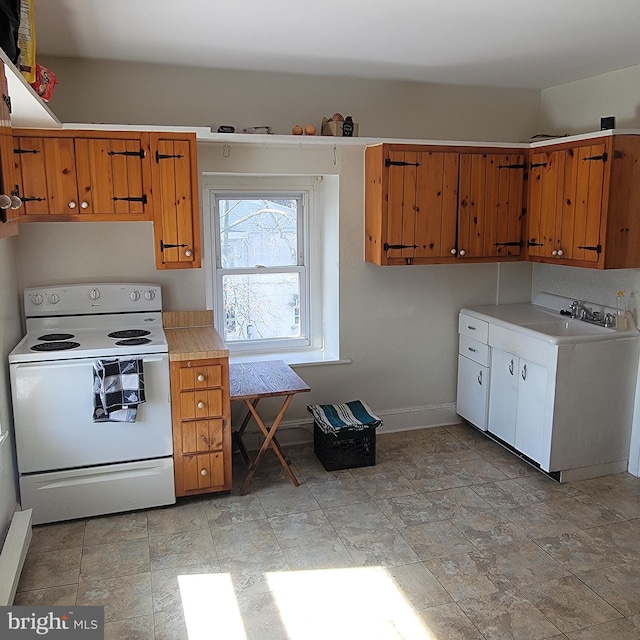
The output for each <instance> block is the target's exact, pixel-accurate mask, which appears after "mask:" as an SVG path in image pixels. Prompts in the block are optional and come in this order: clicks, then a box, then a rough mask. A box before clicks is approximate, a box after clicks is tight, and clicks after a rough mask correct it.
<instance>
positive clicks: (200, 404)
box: [198, 400, 204, 409]
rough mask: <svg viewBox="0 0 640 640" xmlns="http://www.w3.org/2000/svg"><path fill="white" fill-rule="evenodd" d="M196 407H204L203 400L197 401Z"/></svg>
mask: <svg viewBox="0 0 640 640" xmlns="http://www.w3.org/2000/svg"><path fill="white" fill-rule="evenodd" d="M198 409H204V402H202V400H201V401H200V402H198Z"/></svg>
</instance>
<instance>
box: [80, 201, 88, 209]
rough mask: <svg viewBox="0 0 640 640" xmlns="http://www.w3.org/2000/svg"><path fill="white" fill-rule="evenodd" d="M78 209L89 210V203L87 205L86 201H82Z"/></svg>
mask: <svg viewBox="0 0 640 640" xmlns="http://www.w3.org/2000/svg"><path fill="white" fill-rule="evenodd" d="M80 208H81V209H88V208H89V203H88V202H87V201H86V200H83V201H82V202H81V203H80Z"/></svg>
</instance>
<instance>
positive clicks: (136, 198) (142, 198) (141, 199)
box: [111, 194, 147, 204]
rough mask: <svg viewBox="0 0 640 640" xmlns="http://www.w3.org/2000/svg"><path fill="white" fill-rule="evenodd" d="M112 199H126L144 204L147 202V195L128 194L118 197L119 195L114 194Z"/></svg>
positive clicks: (126, 200)
mask: <svg viewBox="0 0 640 640" xmlns="http://www.w3.org/2000/svg"><path fill="white" fill-rule="evenodd" d="M111 199H112V200H114V201H115V200H124V201H125V202H142V204H147V195H146V194H143V195H141V196H127V197H126V198H118V197H117V196H113V198H111Z"/></svg>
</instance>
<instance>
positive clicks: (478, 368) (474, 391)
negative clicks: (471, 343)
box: [456, 355, 490, 431]
mask: <svg viewBox="0 0 640 640" xmlns="http://www.w3.org/2000/svg"><path fill="white" fill-rule="evenodd" d="M489 372H490V369H489V367H484V366H482V365H481V364H478V363H477V362H474V361H473V360H471V359H469V358H466V357H464V356H462V355H459V356H458V395H457V401H456V412H457V413H458V414H459V415H461V416H462V417H463V418H465V419H466V420H468V421H469V422H470V423H471V424H473V425H475V426H476V427H478V428H479V429H482V430H483V431H486V430H487V407H488V404H489Z"/></svg>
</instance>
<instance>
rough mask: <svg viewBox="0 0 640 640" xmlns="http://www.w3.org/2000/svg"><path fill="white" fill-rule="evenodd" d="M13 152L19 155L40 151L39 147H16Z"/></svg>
mask: <svg viewBox="0 0 640 640" xmlns="http://www.w3.org/2000/svg"><path fill="white" fill-rule="evenodd" d="M13 153H17V154H18V155H19V154H21V153H40V150H39V149H14V150H13Z"/></svg>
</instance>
